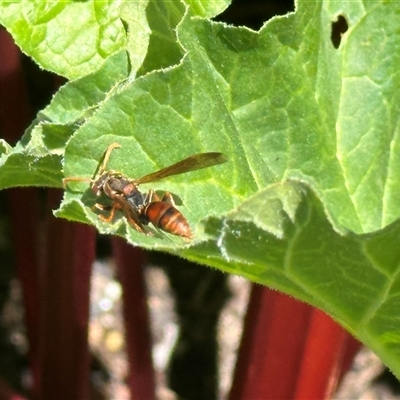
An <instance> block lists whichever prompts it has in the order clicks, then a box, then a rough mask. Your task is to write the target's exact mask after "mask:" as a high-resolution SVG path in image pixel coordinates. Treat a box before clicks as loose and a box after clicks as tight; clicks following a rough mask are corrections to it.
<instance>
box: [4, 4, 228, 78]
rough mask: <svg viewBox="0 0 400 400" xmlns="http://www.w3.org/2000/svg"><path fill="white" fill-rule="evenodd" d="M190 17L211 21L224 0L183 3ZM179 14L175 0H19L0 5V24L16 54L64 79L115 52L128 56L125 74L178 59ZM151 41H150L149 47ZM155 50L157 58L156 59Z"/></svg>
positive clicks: (81, 73) (86, 71)
mask: <svg viewBox="0 0 400 400" xmlns="http://www.w3.org/2000/svg"><path fill="white" fill-rule="evenodd" d="M187 4H188V5H189V6H190V7H191V9H192V13H193V14H198V15H201V16H208V17H212V16H215V15H216V14H218V13H219V12H221V11H222V10H223V9H224V8H225V7H226V6H227V5H228V4H229V1H228V0H214V1H209V0H207V1H204V0H198V1H193V2H188V3H187ZM184 13H185V7H184V4H183V3H181V2H179V1H175V2H173V1H168V0H166V1H162V0H157V1H149V0H144V1H128V2H121V1H116V0H109V1H95V0H89V1H73V0H65V1H61V2H55V1H52V0H33V1H28V0H22V1H19V2H8V1H6V2H2V3H0V23H1V24H2V25H4V26H5V27H6V28H7V29H8V31H9V32H10V33H11V34H12V36H13V37H14V40H15V41H16V43H17V44H18V45H19V46H20V47H21V49H22V51H24V52H25V53H27V54H28V55H29V56H31V57H32V58H33V59H34V60H35V61H36V62H37V63H38V64H39V65H41V66H42V67H43V68H45V69H47V70H49V71H53V72H55V73H57V74H58V75H62V76H65V77H67V78H69V79H77V78H79V77H83V76H85V75H88V74H90V73H92V72H94V71H96V70H97V69H98V68H99V67H100V66H101V65H102V64H103V63H104V61H105V60H106V59H107V58H108V57H110V56H112V55H113V54H115V53H117V52H118V51H121V50H124V49H125V50H126V51H127V52H128V54H129V56H130V66H131V73H132V74H133V75H135V73H136V71H137V70H138V69H139V68H140V67H141V66H142V64H143V61H144V59H145V58H146V54H147V53H148V51H149V53H150V54H149V56H148V57H147V60H146V65H145V66H144V67H143V68H142V69H141V73H142V74H143V73H144V72H148V71H150V70H151V68H155V67H157V68H158V67H160V66H162V67H166V66H169V65H171V64H172V63H176V62H178V61H179V59H180V58H181V56H182V53H181V49H180V47H179V45H178V44H177V43H176V37H175V32H174V30H173V29H174V28H175V27H176V25H177V24H178V22H179V21H180V20H181V19H182V17H183V15H184ZM150 40H151V43H149V42H150ZM157 52H160V53H161V54H160V53H158V57H157Z"/></svg>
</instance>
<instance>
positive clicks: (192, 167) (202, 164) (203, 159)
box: [134, 152, 228, 185]
mask: <svg viewBox="0 0 400 400" xmlns="http://www.w3.org/2000/svg"><path fill="white" fill-rule="evenodd" d="M226 161H228V160H227V158H226V157H225V156H224V155H223V154H222V153H216V152H212V153H199V154H195V155H193V156H190V157H188V158H185V159H184V160H181V161H178V162H177V163H175V164H172V165H170V166H169V167H165V168H162V169H160V170H159V171H156V172H153V173H151V174H148V175H145V176H143V177H142V178H139V179H136V180H135V181H134V182H135V183H136V184H137V185H139V184H141V183H148V182H154V181H158V180H160V179H163V178H166V177H167V176H171V175H178V174H184V173H186V172H190V171H196V170H197V169H202V168H207V167H211V166H213V165H218V164H222V163H224V162H226Z"/></svg>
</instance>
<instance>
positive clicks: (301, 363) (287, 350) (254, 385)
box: [230, 285, 353, 400]
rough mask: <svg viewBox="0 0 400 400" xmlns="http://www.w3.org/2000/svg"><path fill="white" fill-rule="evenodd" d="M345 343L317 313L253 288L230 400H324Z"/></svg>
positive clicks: (334, 380) (337, 329)
mask: <svg viewBox="0 0 400 400" xmlns="http://www.w3.org/2000/svg"><path fill="white" fill-rule="evenodd" d="M349 341H353V339H351V336H350V335H349V334H348V333H347V332H345V331H344V330H343V329H342V328H341V327H340V326H339V325H337V324H336V323H335V322H334V321H333V320H332V319H331V318H330V317H328V316H326V315H325V314H323V313H322V312H321V311H318V310H316V309H314V308H312V307H311V306H309V305H307V304H305V303H301V302H299V301H297V300H295V299H293V298H291V297H288V296H286V295H284V294H281V293H278V292H275V291H272V290H270V289H267V288H263V287H261V286H257V285H254V286H253V290H252V294H251V298H250V303H249V306H248V312H247V316H246V319H245V327H244V332H243V338H242V343H241V346H240V350H239V355H238V360H237V365H236V370H235V374H234V377H233V384H232V389H231V393H230V399H231V400H237V399H263V400H267V399H273V400H277V399H307V400H308V399H324V398H328V397H329V396H330V395H331V394H332V393H333V390H334V389H335V387H336V384H337V382H338V377H339V376H340V373H341V370H342V361H343V356H345V355H346V351H347V349H348V347H347V344H348V342H349ZM345 367H346V368H347V367H348V364H347V365H346V366H345Z"/></svg>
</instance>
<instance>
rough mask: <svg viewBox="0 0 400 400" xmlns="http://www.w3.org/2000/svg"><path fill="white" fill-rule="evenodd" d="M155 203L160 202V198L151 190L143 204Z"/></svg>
mask: <svg viewBox="0 0 400 400" xmlns="http://www.w3.org/2000/svg"><path fill="white" fill-rule="evenodd" d="M155 201H160V198H159V197H158V196H157V193H156V192H155V191H154V190H153V189H150V190H149V191H148V192H147V194H146V197H145V199H144V202H143V204H150V203H154V202H155Z"/></svg>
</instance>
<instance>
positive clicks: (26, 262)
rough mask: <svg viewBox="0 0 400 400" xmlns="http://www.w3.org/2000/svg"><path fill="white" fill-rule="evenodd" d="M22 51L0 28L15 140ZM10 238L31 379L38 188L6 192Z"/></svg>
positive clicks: (4, 100)
mask: <svg viewBox="0 0 400 400" xmlns="http://www.w3.org/2000/svg"><path fill="white" fill-rule="evenodd" d="M20 57H21V53H20V52H19V49H18V48H17V46H16V45H15V44H14V42H13V40H12V38H11V36H10V35H9V34H8V33H7V32H6V30H5V29H3V28H0V60H1V62H0V130H1V132H2V134H3V137H4V139H6V140H7V141H8V142H9V143H12V144H13V143H15V142H17V140H18V139H19V138H20V137H21V135H22V134H23V132H24V129H25V128H26V127H27V126H28V124H29V122H30V119H31V114H32V113H31V109H30V105H29V103H28V96H27V90H26V87H25V80H24V74H23V71H22V66H21V62H20ZM7 196H8V203H9V205H8V208H9V217H10V225H11V239H12V245H13V250H14V254H15V264H16V269H17V275H18V278H19V280H20V282H21V285H22V291H23V303H24V309H25V323H26V327H27V336H28V340H29V352H28V359H29V364H30V366H31V371H32V375H33V380H34V381H35V377H37V375H38V369H37V364H36V360H37V348H38V330H37V327H38V309H39V290H40V289H39V281H38V279H39V278H38V273H39V257H40V254H39V251H38V249H39V248H40V246H39V220H40V218H39V203H38V198H37V189H33V188H26V189H12V190H9V191H8V193H7Z"/></svg>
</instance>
